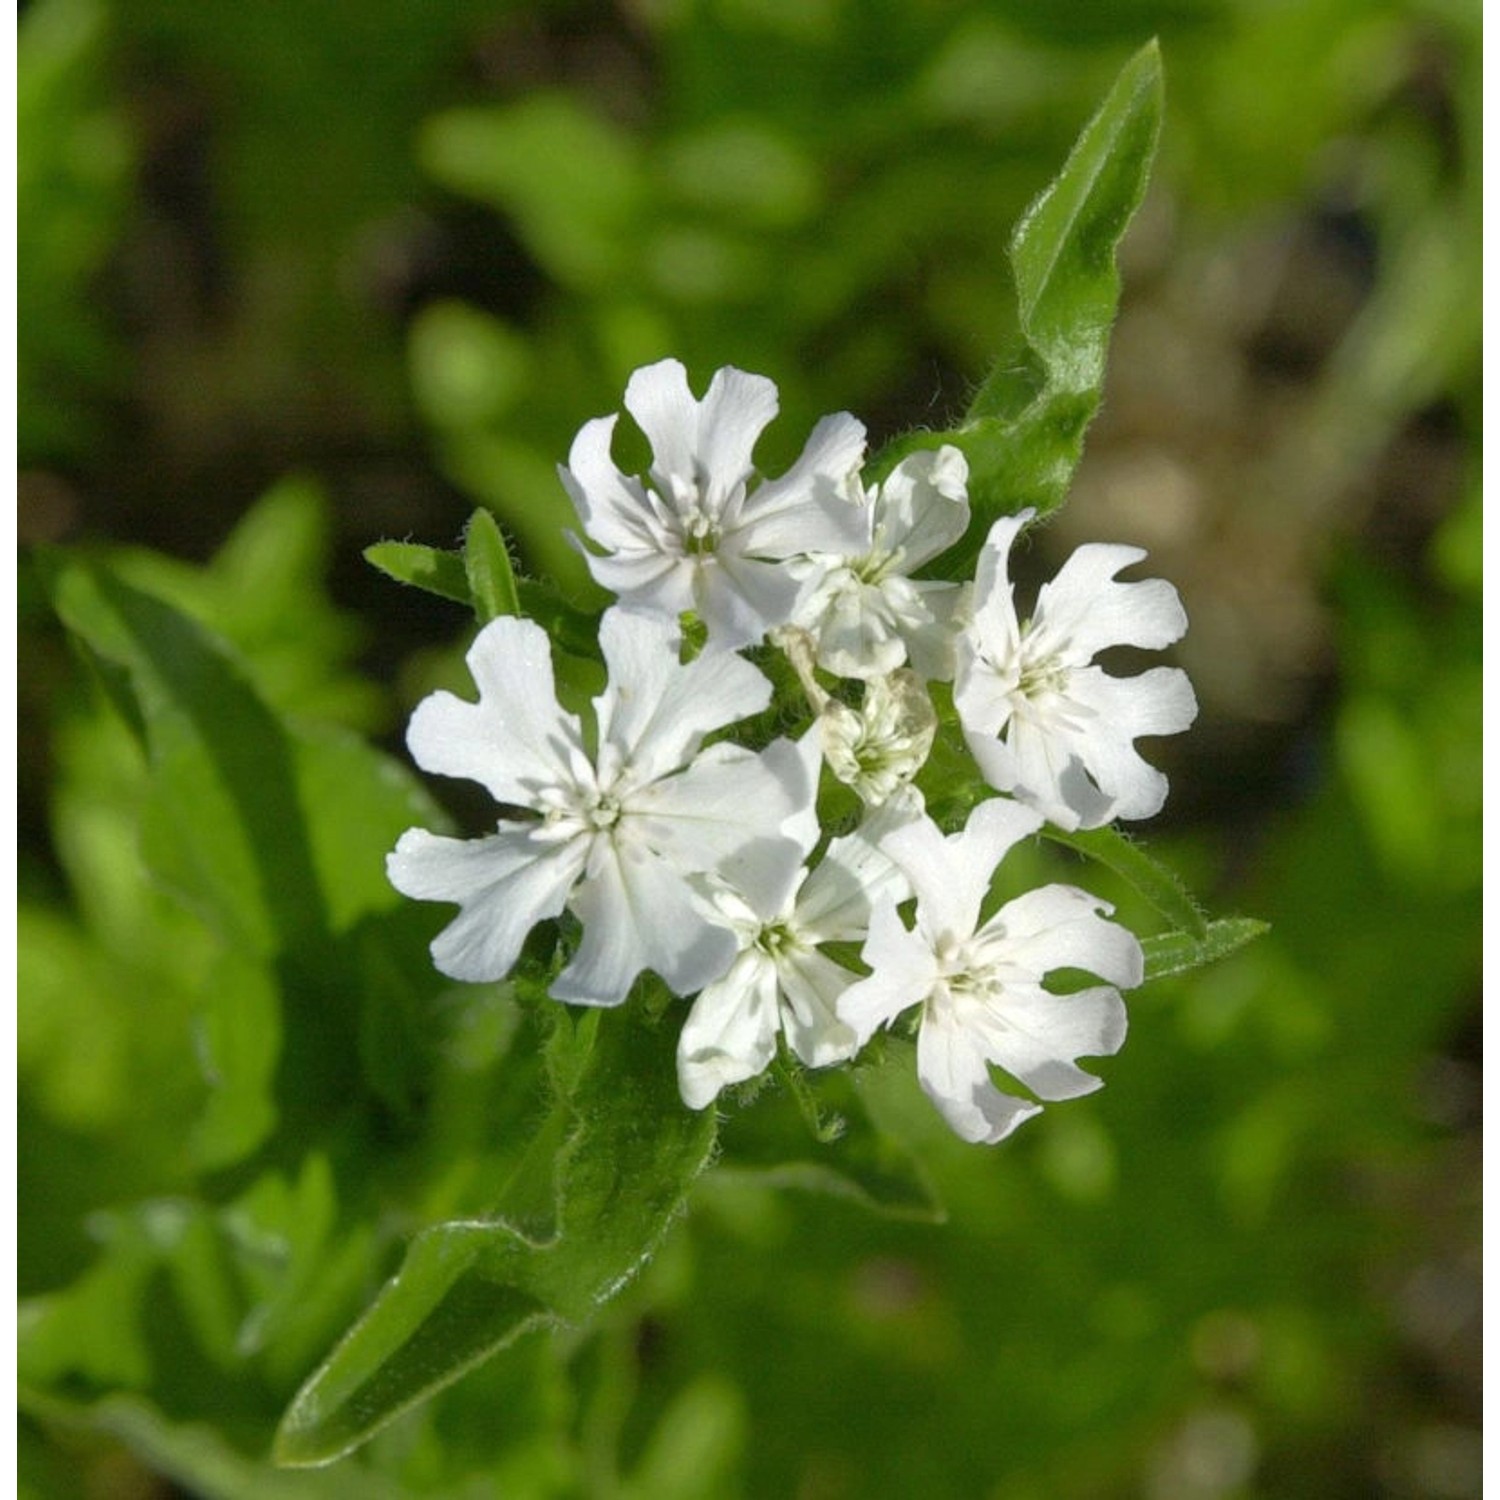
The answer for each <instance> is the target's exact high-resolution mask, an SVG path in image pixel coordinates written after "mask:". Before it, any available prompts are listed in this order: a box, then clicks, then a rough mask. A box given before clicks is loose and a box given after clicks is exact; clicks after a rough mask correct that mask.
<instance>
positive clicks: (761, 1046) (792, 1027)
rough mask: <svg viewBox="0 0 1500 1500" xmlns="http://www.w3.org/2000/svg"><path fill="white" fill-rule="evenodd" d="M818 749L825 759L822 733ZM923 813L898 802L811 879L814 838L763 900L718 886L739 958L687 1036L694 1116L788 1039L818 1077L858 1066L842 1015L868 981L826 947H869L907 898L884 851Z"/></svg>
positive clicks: (682, 1050) (698, 1005) (704, 997)
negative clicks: (868, 938) (872, 935)
mask: <svg viewBox="0 0 1500 1500" xmlns="http://www.w3.org/2000/svg"><path fill="white" fill-rule="evenodd" d="M808 738H809V739H810V740H812V741H813V742H814V743H813V753H814V754H816V753H817V746H816V743H815V742H816V738H817V734H816V731H814V732H813V733H812V734H811V735H810V736H809V737H808ZM920 810H921V804H920V801H919V800H918V798H917V797H916V794H915V793H913V794H911V795H910V797H909V798H908V799H898V800H897V801H895V802H891V803H888V804H887V805H886V807H884V808H882V809H881V810H880V811H879V812H878V813H875V814H873V815H872V816H871V817H869V818H867V819H866V821H865V822H864V823H863V824H862V825H861V826H860V828H859V829H857V830H856V831H855V832H854V833H852V834H850V835H849V836H848V837H845V838H838V839H834V840H833V842H832V843H831V844H829V846H828V849H827V851H826V852H825V853H824V855H823V858H822V860H821V861H820V862H819V863H818V864H817V865H816V866H815V867H814V868H813V870H812V872H811V874H809V873H808V870H807V868H806V866H805V865H803V864H802V862H801V861H802V859H803V858H805V857H806V855H807V854H808V852H809V851H810V850H811V848H812V845H813V843H815V842H816V839H817V832H816V830H815V829H814V830H813V836H812V838H811V839H809V840H807V841H806V843H805V844H804V845H803V846H802V847H801V848H800V849H799V850H798V851H797V854H798V857H797V858H794V859H790V860H788V861H787V862H786V863H785V865H784V867H783V869H782V871H781V874H780V878H779V879H778V880H775V881H768V882H765V883H763V884H762V885H761V886H760V888H759V889H757V890H755V891H753V892H752V891H745V890H736V889H734V888H732V887H731V886H730V885H728V884H727V883H725V882H723V881H718V882H715V884H714V886H713V888H712V889H711V891H710V893H709V899H710V901H711V902H712V905H713V907H714V909H715V911H716V914H717V916H718V919H719V920H720V921H721V922H723V923H724V924H725V927H726V929H727V930H728V931H730V932H732V933H733V934H734V937H735V940H736V942H737V943H738V945H739V952H738V954H737V955H736V957H735V959H734V961H733V963H732V964H731V965H730V966H729V969H728V971H727V972H726V973H725V974H724V975H723V977H722V978H720V979H717V980H715V981H714V982H713V983H712V984H710V985H708V986H706V987H705V988H704V990H703V992H702V994H700V995H699V996H698V998H697V999H696V1000H695V1001H694V1002H693V1008H692V1011H691V1012H690V1013H689V1015H688V1018H687V1021H686V1022H685V1023H684V1025H683V1028H682V1035H681V1037H680V1039H679V1041H678V1045H677V1082H678V1087H679V1088H680V1090H681V1092H682V1098H683V1101H684V1102H685V1103H686V1104H687V1105H688V1107H689V1108H691V1109H703V1108H704V1107H705V1106H707V1105H708V1104H711V1103H712V1102H713V1101H714V1100H715V1099H716V1098H717V1097H718V1095H719V1091H720V1090H721V1089H723V1088H725V1087H726V1086H727V1085H729V1084H731V1083H740V1082H743V1081H744V1080H745V1079H747V1078H753V1077H754V1076H755V1075H756V1074H757V1073H760V1072H761V1071H763V1070H764V1069H765V1067H766V1065H767V1064H768V1063H769V1062H770V1061H771V1059H772V1058H773V1057H774V1056H775V1055H776V1036H777V1033H778V1032H784V1033H785V1035H786V1039H787V1042H788V1044H789V1045H790V1046H791V1048H792V1051H794V1052H795V1053H796V1054H797V1056H798V1057H800V1058H801V1059H802V1061H803V1062H805V1063H806V1064H807V1065H808V1066H809V1067H813V1068H821V1067H825V1066H827V1065H828V1064H829V1063H835V1062H841V1061H843V1060H844V1059H846V1058H849V1057H852V1056H853V1055H854V1053H855V1050H856V1047H857V1039H856V1037H855V1035H854V1032H853V1031H852V1030H851V1029H850V1027H849V1026H848V1025H847V1024H846V1023H845V1022H843V1021H841V1020H840V1019H839V1018H838V1015H837V1013H836V1012H837V1006H838V1001H839V997H840V995H842V994H843V992H844V991H845V990H846V989H848V987H849V986H850V985H851V984H853V983H855V981H856V980H857V979H858V977H859V976H858V975H856V974H854V973H852V972H851V971H850V970H848V969H846V968H844V967H843V966H842V965H841V964H839V963H836V962H835V961H834V960H833V959H832V958H830V957H829V956H828V955H827V954H826V953H823V952H821V951H820V949H819V946H818V945H819V944H820V943H834V942H857V941H859V940H860V939H861V938H863V937H864V936H865V931H866V927H867V924H868V922H869V917H870V911H871V909H872V906H873V905H874V903H875V902H877V901H879V900H881V899H882V898H883V897H885V896H890V897H891V898H892V899H900V898H904V897H905V896H906V895H907V894H909V892H908V890H907V885H906V879H905V877H904V876H903V875H902V874H901V872H900V871H899V870H898V869H897V868H896V866H895V865H894V864H892V863H891V861H890V859H889V858H888V857H887V856H886V855H885V854H884V853H883V852H882V851H881V847H880V841H881V839H882V837H883V836H884V835H885V834H886V833H887V832H889V831H890V830H892V829H894V828H897V827H901V826H904V824H905V823H907V822H910V821H911V820H912V819H913V818H915V817H917V816H918V815H919V814H920Z"/></svg>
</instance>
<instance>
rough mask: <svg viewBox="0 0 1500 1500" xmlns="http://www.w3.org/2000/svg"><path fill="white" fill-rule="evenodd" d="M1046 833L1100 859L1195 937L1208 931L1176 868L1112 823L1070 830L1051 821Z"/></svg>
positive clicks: (1196, 904) (1064, 843)
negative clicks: (1160, 860) (1158, 859)
mask: <svg viewBox="0 0 1500 1500" xmlns="http://www.w3.org/2000/svg"><path fill="white" fill-rule="evenodd" d="M1042 832H1043V833H1044V834H1045V835H1046V836H1047V837H1048V838H1049V839H1051V840H1052V841H1053V842H1054V843H1058V844H1062V845H1064V846H1065V847H1067V848H1069V849H1076V850H1077V851H1078V852H1079V853H1080V854H1083V855H1087V856H1088V858H1089V859H1092V860H1097V861H1098V862H1099V863H1100V864H1101V865H1103V866H1105V868H1106V869H1110V870H1113V871H1114V872H1115V874H1116V875H1118V876H1120V877H1121V879H1123V880H1126V881H1128V882H1129V883H1130V884H1131V885H1132V886H1134V887H1135V889H1136V890H1137V891H1138V892H1139V893H1140V894H1141V895H1142V896H1143V897H1145V899H1146V900H1147V901H1149V902H1150V903H1151V905H1152V906H1154V907H1155V908H1156V910H1157V911H1159V912H1160V913H1161V914H1162V916H1164V917H1165V918H1166V919H1167V921H1168V922H1170V923H1171V924H1172V926H1173V927H1175V928H1178V929H1180V930H1181V931H1183V932H1185V933H1187V934H1188V935H1189V936H1191V937H1195V938H1203V937H1205V936H1206V935H1207V933H1208V919H1207V918H1206V917H1205V916H1204V915H1203V912H1202V910H1201V909H1200V908H1199V906H1198V903H1197V902H1196V901H1194V900H1193V897H1192V895H1191V893H1190V892H1189V891H1188V888H1187V887H1186V886H1185V885H1183V883H1182V881H1181V880H1180V879H1179V878H1178V875H1177V873H1176V871H1175V870H1171V869H1168V868H1167V866H1166V865H1164V864H1161V863H1159V862H1158V861H1157V860H1154V859H1152V858H1151V856H1150V855H1149V854H1147V853H1146V851H1145V850H1144V849H1143V848H1142V847H1141V846H1140V845H1139V844H1138V843H1136V842H1135V841H1134V840H1133V839H1131V838H1128V837H1127V836H1126V835H1125V834H1123V833H1121V832H1120V830H1119V829H1118V828H1116V827H1114V826H1113V825H1112V824H1111V825H1109V826H1107V827H1104V828H1090V829H1084V830H1080V831H1078V832H1074V833H1069V832H1067V831H1066V830H1065V829H1061V828H1055V827H1053V826H1052V825H1051V824H1050V823H1049V824H1047V825H1046V826H1045V827H1044V828H1043V829H1042Z"/></svg>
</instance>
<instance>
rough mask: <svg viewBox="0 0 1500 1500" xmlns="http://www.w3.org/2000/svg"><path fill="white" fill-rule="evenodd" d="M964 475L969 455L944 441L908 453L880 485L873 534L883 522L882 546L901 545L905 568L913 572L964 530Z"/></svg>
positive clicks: (966, 504)
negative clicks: (935, 447) (934, 446)
mask: <svg viewBox="0 0 1500 1500" xmlns="http://www.w3.org/2000/svg"><path fill="white" fill-rule="evenodd" d="M968 477H969V465H968V460H967V459H965V458H964V456H963V454H962V453H961V452H960V451H959V450H958V449H957V448H954V447H951V446H947V445H945V446H943V447H941V448H938V449H936V450H933V449H927V450H925V451H923V452H921V453H913V454H910V455H908V456H907V457H906V458H904V459H902V460H901V462H900V463H899V464H897V465H896V467H895V469H894V470H893V471H892V472H891V474H890V476H889V477H888V478H887V479H886V481H885V483H884V484H882V485H881V487H880V491H879V494H878V495H877V497H876V500H875V524H876V527H877V535H878V534H879V531H878V528H881V527H882V526H883V528H884V544H885V546H886V547H887V548H888V549H890V550H894V549H895V548H897V547H900V548H902V549H903V551H904V552H905V560H904V563H903V566H902V571H903V572H904V573H906V574H908V575H909V574H912V573H915V572H916V571H917V569H918V568H920V567H921V566H922V564H923V563H925V562H928V561H930V560H931V559H932V558H934V557H936V556H937V555H938V554H939V553H941V552H946V551H947V550H948V548H949V547H951V546H952V545H953V544H954V542H956V541H957V540H958V539H959V537H961V536H962V535H963V534H964V532H965V531H967V530H968V529H969V497H968V491H967V489H966V488H965V486H966V483H967V481H968Z"/></svg>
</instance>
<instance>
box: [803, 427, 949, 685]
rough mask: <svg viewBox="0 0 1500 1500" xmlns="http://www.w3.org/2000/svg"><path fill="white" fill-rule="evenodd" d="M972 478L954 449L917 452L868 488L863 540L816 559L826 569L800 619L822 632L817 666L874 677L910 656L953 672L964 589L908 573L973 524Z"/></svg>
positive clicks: (939, 672) (919, 664)
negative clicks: (969, 485) (876, 485)
mask: <svg viewBox="0 0 1500 1500" xmlns="http://www.w3.org/2000/svg"><path fill="white" fill-rule="evenodd" d="M968 477H969V466H968V462H967V461H966V460H965V458H964V456H963V454H962V453H961V452H960V451H959V450H958V449H957V448H953V447H948V446H944V447H942V448H938V449H936V450H931V449H929V450H926V451H923V452H921V453H913V454H912V455H911V456H910V457H908V458H905V459H903V460H902V461H901V462H900V463H899V464H898V465H897V466H896V468H895V469H894V470H893V471H892V472H891V474H890V475H889V477H888V478H887V479H886V481H885V483H884V484H882V485H880V486H879V488H878V489H871V490H870V491H869V492H868V493H867V494H866V495H865V497H864V505H863V506H862V507H861V513H862V514H863V516H864V519H865V525H866V531H865V535H864V537H863V539H862V540H861V542H860V545H859V546H858V547H857V548H855V549H853V550H852V551H849V552H847V553H846V554H845V555H843V556H840V557H823V558H817V559H815V561H818V562H820V563H821V564H822V567H823V573H822V576H821V578H820V579H819V581H818V582H817V584H816V585H815V586H814V588H813V590H812V592H811V593H810V594H809V595H808V597H807V599H806V601H805V602H804V603H803V604H802V606H801V607H800V608H799V610H798V616H797V617H798V620H799V622H800V623H801V624H802V625H804V626H805V627H806V628H807V629H808V630H810V631H812V633H813V634H814V635H815V636H816V637H817V641H818V665H819V666H820V667H823V668H824V669H825V670H827V671H829V672H832V673H833V674H834V675H835V676H837V677H864V678H871V677H884V676H886V675H888V674H889V673H891V672H894V671H895V670H896V668H897V667H899V666H901V665H902V664H903V663H904V662H907V661H910V663H911V665H912V667H913V668H914V669H915V670H916V672H917V673H918V674H919V675H920V676H921V677H923V678H924V679H926V680H928V681H933V680H937V681H946V680H947V679H948V678H950V677H952V676H953V636H954V633H955V629H956V617H957V615H958V614H959V613H960V610H961V606H962V603H963V599H964V590H963V587H962V585H960V584H957V583H944V582H941V581H934V580H925V579H924V580H916V579H913V578H912V577H911V576H910V575H911V574H912V573H914V572H916V570H917V569H918V568H920V567H921V566H922V565H923V564H924V563H926V562H929V561H931V559H933V558H934V557H936V556H937V555H938V554H939V553H940V552H945V551H946V550H947V549H948V548H949V547H951V546H952V545H953V543H954V542H956V541H957V540H958V539H959V537H961V536H962V535H963V534H964V532H965V531H966V530H967V529H968V525H969V497H968V491H967V489H966V488H965V486H966V484H967V481H968ZM808 550H809V551H811V550H813V549H811V548H809V549H808Z"/></svg>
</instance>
